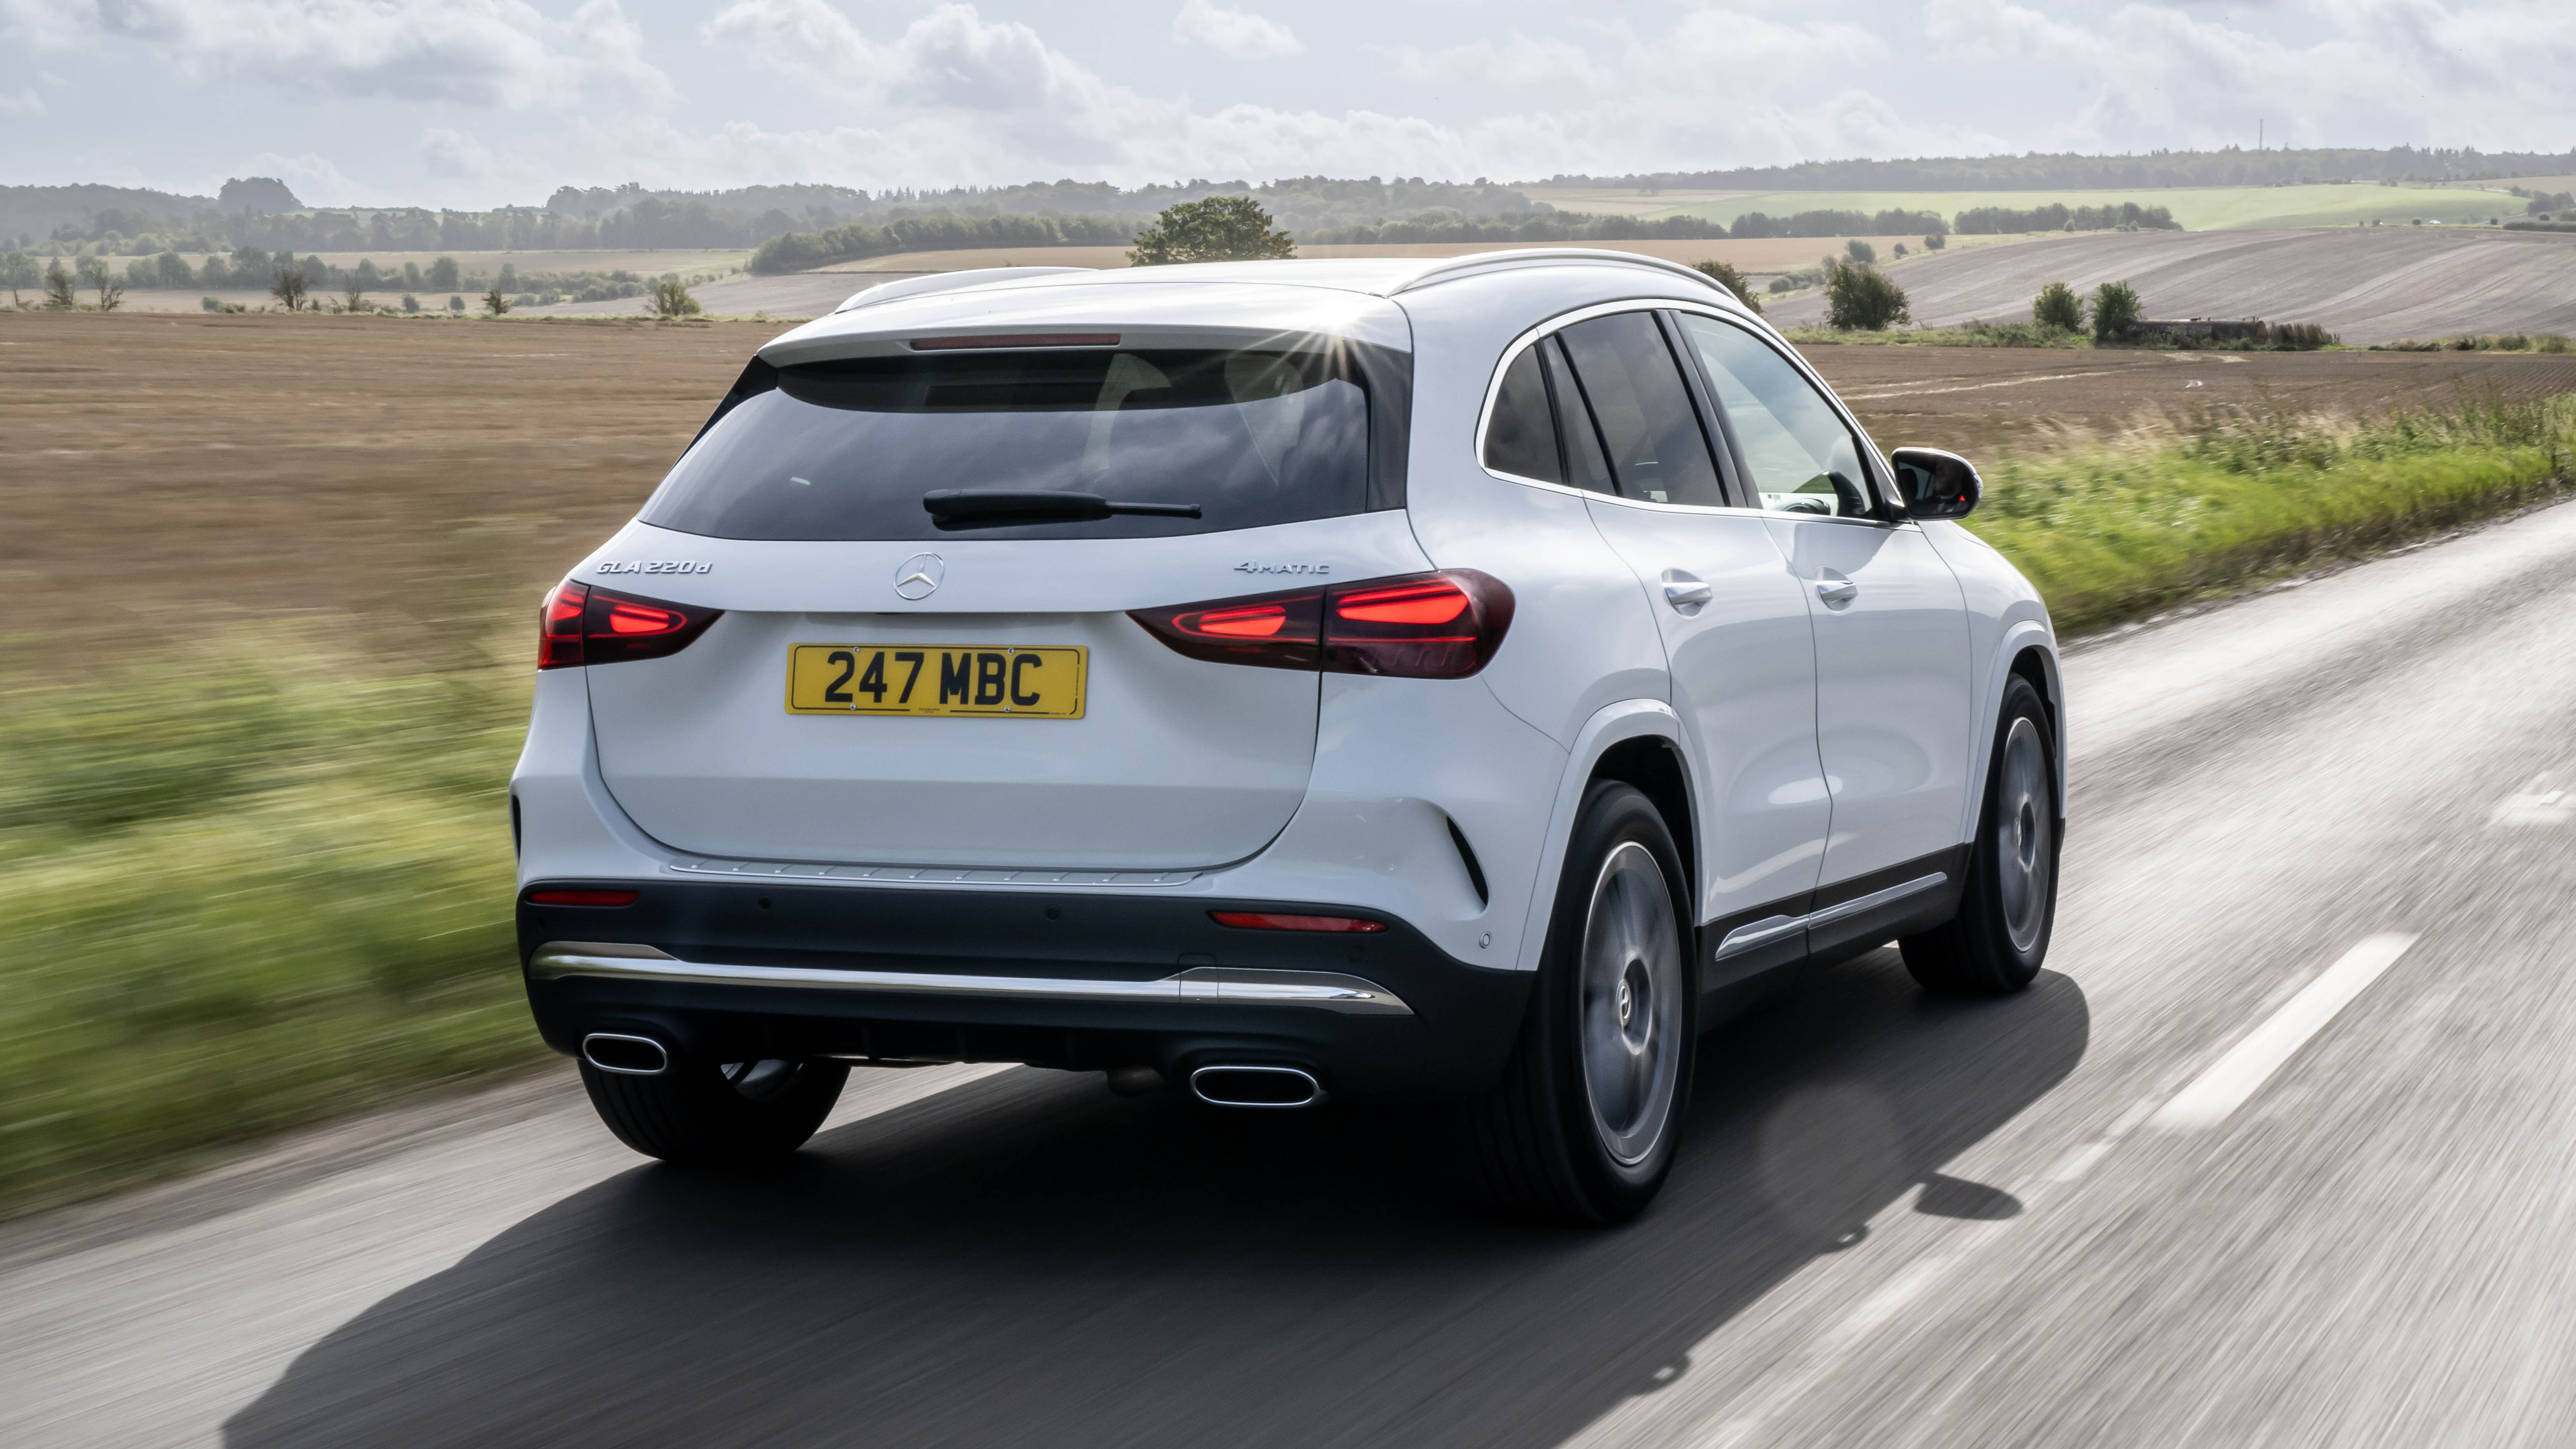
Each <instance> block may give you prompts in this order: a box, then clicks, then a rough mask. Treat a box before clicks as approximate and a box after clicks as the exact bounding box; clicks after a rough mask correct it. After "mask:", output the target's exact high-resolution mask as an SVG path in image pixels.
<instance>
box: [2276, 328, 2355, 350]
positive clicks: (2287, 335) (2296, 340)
mask: <svg viewBox="0 0 2576 1449" xmlns="http://www.w3.org/2000/svg"><path fill="white" fill-rule="evenodd" d="M2271 335H2272V345H2273V346H2275V347H2279V348H2284V349H2287V350H2290V351H2294V352H2309V351H2314V350H2315V349H2317V348H2320V347H2333V346H2336V345H2338V344H2339V343H2341V342H2342V340H2343V339H2342V338H2339V337H2337V336H2335V335H2334V334H2333V333H2331V332H2328V331H2327V330H2326V329H2324V328H2323V327H2320V326H2318V325H2317V324H2316V323H2314V322H2283V323H2280V324H2278V325H2276V326H2274V327H2273V328H2272V329H2271Z"/></svg>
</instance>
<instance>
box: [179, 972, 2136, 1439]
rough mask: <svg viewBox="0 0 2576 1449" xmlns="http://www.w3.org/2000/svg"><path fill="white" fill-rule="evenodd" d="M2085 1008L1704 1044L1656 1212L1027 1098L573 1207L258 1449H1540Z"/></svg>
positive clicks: (1979, 1205)
mask: <svg viewBox="0 0 2576 1449" xmlns="http://www.w3.org/2000/svg"><path fill="white" fill-rule="evenodd" d="M2088 1032H2089V1013H2088V1011H2087V1008H2086V1004H2085V999H2084V995H2083V993H2082V992H2081V991H2080V990H2078V989H2077V987H2076V986H2075V984H2074V983H2073V982H2072V981H2071V980H2069V979H2068V978H2066V977H2063V976H2059V975H2055V974H2050V975H2047V976H2044V977H2042V979H2041V981H2040V982H2039V984H2038V985H2036V986H2035V987H2034V988H2033V989H2032V990H2031V991H2029V992H2027V993H2025V994H2023V995H2020V996H2017V997H2013V998H2009V999H2005V1000H2000V1001H1980V1002H1949V1001H1938V1000H1932V999H1928V998H1925V997H1923V996H1921V995H1920V994H1918V993H1917V992H1916V991H1915V990H1914V988H1913V986H1912V984H1911V983H1910V982H1909V981H1908V980H1907V979H1906V978H1905V975H1904V971H1903V969H1902V967H1901V966H1899V965H1898V964H1897V963H1896V960H1895V956H1894V953H1893V952H1890V951H1883V952H1880V953H1878V954H1876V955H1874V956H1871V957H1867V958H1864V959H1863V960H1861V961H1857V962H1853V963H1850V964H1848V965H1845V966H1842V967H1838V968H1835V969H1833V970H1831V971H1827V972H1823V973H1820V974H1819V975H1818V976H1817V978H1816V979H1814V980H1813V981H1810V982H1808V983H1806V984H1805V985H1804V986H1802V987H1801V989H1800V990H1799V991H1798V992H1797V993H1796V994H1795V995H1794V996H1792V997H1791V998H1790V999H1789V1000H1787V1001H1785V1002H1784V1003H1782V1004H1780V1005H1778V1006H1776V1007H1774V1008H1772V1009H1771V1010H1769V1011H1767V1012H1765V1013H1763V1014H1762V1015H1759V1016H1757V1017H1754V1018H1751V1019H1749V1020H1746V1021H1743V1022H1740V1023H1737V1024H1735V1025H1733V1026H1730V1027H1728V1028H1726V1029H1724V1030H1722V1031H1720V1032H1717V1033H1715V1034H1713V1035H1711V1036H1710V1037H1709V1039H1708V1041H1707V1043H1706V1045H1705V1047H1704V1049H1703V1054H1702V1058H1701V1063H1702V1065H1701V1071H1700V1080H1699V1087H1698V1090H1697V1093H1696V1098H1695V1102H1694V1113H1695V1115H1694V1118H1693V1121H1692V1126H1691V1129H1690V1140H1689V1141H1688V1143H1687V1144H1686V1146H1685V1148H1684V1150H1683V1153H1682V1157H1681V1161H1680V1165H1679V1167H1678V1168H1677V1169H1676V1170H1675V1172H1674V1175H1673V1177H1672V1180H1671V1182H1670V1183H1669V1184H1668V1185H1667V1186H1666V1188H1665V1190H1664V1193H1663V1196H1662V1197H1661V1199H1659V1200H1658V1202H1657V1203H1656V1205H1655V1206H1654V1208H1653V1209H1652V1210H1651V1211H1650V1212H1649V1213H1648V1214H1647V1215H1646V1216H1645V1217H1643V1218H1642V1219H1640V1220H1639V1221H1637V1222H1636V1223H1634V1224H1632V1225H1630V1226H1628V1227H1626V1228H1624V1229H1620V1230H1616V1231H1611V1232H1602V1233H1580V1232H1566V1231H1549V1230H1540V1229H1534V1228H1527V1227H1520V1226H1514V1225H1509V1224H1503V1223H1496V1222H1492V1221H1488V1220H1485V1219H1482V1218H1480V1217H1477V1216H1475V1215H1474V1214H1473V1213H1472V1212H1470V1211H1468V1210H1466V1209H1464V1208H1462V1207H1461V1205H1460V1204H1459V1203H1458V1202H1457V1201H1456V1200H1455V1199H1454V1198H1453V1197H1452V1196H1451V1194H1450V1191H1449V1189H1448V1188H1447V1187H1446V1186H1445V1185H1444V1184H1445V1181H1446V1179H1445V1178H1444V1177H1443V1175H1442V1171H1441V1168H1442V1165H1443V1162H1444V1158H1443V1155H1442V1151H1441V1149H1440V1146H1439V1142H1440V1140H1441V1139H1440V1134H1439V1133H1438V1132H1437V1130H1436V1127H1437V1124H1436V1122H1433V1121H1431V1120H1428V1119H1426V1118H1425V1117H1424V1116H1422V1115H1421V1114H1417V1113H1411V1112H1395V1111H1385V1110H1379V1111H1362V1110H1359V1109H1351V1110H1347V1111H1342V1110H1335V1109H1327V1110H1325V1111H1322V1112H1318V1113H1312V1114H1295V1113H1277V1114H1269V1113H1232V1114H1227V1113H1219V1112H1216V1111H1214V1110H1212V1109H1203V1108H1198V1107H1196V1106H1194V1105H1193V1104H1190V1103H1188V1102H1186V1101H1180V1100H1172V1099H1167V1098H1153V1099H1147V1100H1142V1101H1138V1100H1126V1099H1120V1098H1116V1097H1112V1096H1111V1095H1109V1094H1108V1093H1107V1092H1105V1091H1103V1090H1102V1089H1101V1087H1100V1084H1099V1081H1098V1079H1097V1078H1096V1077H1088V1076H1085V1077H1069V1076H1058V1075H1056V1074H1052V1073H1040V1072H1027V1071H1022V1072H1011V1073H1005V1074H1002V1075H1000V1076H996V1077H991V1078H986V1079H983V1080H981V1081H978V1082H975V1083H972V1084H969V1085H967V1086H964V1087H960V1088H958V1089H956V1090H953V1091H950V1092H947V1093H944V1094H941V1095H939V1096H937V1097H933V1098H930V1099H927V1100H924V1101H921V1102H917V1103H914V1104H913V1105H911V1106H909V1107H905V1108H902V1109H899V1110H896V1111H892V1112H888V1113H884V1114H881V1115H878V1116H874V1117H870V1118H865V1119H862V1120H859V1121H856V1122H853V1123H851V1124H849V1125H848V1126H845V1127H842V1128H839V1129H836V1130H834V1131H832V1132H829V1133H827V1134H825V1135H823V1136H821V1137H819V1138H817V1139H816V1141H815V1143H814V1145H813V1146H812V1147H811V1148H809V1149H808V1150H807V1152H806V1153H804V1154H802V1156H801V1157H800V1158H799V1160H798V1161H797V1162H796V1163H795V1165H794V1166H792V1167H790V1168H788V1169H785V1170H782V1171H780V1172H777V1173H774V1174H768V1175H763V1176H759V1177H754V1178H750V1179H731V1180H728V1179H724V1178H719V1177H708V1176H700V1175H695V1174H690V1173H685V1172H680V1171H675V1170H672V1169H669V1168H663V1167H658V1166H643V1167H638V1168H636V1169H635V1170H634V1171H632V1172H628V1173H624V1174H622V1175H620V1176H618V1177H616V1178H613V1179H610V1180H608V1181H606V1182H603V1183H600V1184H599V1185H597V1186H595V1187H592V1188H590V1189H587V1190H585V1191H583V1192H579V1193H576V1194H574V1195H572V1196H570V1197H568V1198H565V1199H564V1200H562V1201H560V1202H557V1203H555V1204H553V1205H552V1206H550V1207H548V1208H546V1209H545V1210H544V1211H542V1212H539V1213H536V1214H534V1215H532V1216H531V1217H529V1218H528V1219H526V1220H525V1221H523V1222H521V1223H518V1224H517V1225H515V1226H513V1227H512V1228H511V1229H510V1230H509V1231H507V1232H504V1233H502V1234H501V1235H499V1236H498V1237H495V1238H493V1239H492V1240H491V1241H490V1242H487V1243H485V1244H484V1245H483V1246H482V1247H481V1248H479V1249H477V1250H476V1251H475V1252H474V1253H472V1254H471V1255H469V1256H468V1257H467V1258H466V1259H465V1260H464V1261H462V1262H460V1263H458V1264H457V1265H456V1266H455V1267H453V1268H450V1269H448V1270H447V1271H445V1272H442V1273H439V1274H437V1275H435V1276H433V1277H430V1278H428V1279H425V1280H423V1281H421V1282H419V1283H416V1284H414V1285H412V1286H411V1287H409V1288H406V1289H405V1290H403V1291H402V1292H400V1293H397V1294H394V1295H392V1296H391V1297H389V1298H387V1299H385V1300H384V1301H382V1302H380V1303H377V1304H375V1305H374V1306H372V1307H370V1308H369V1309H367V1310H366V1311H365V1312H363V1313H361V1314H360V1315H358V1316H357V1317H356V1318H355V1319H353V1320H352V1321H350V1322H349V1323H347V1324H345V1325H343V1326H342V1327H340V1328H339V1329H337V1330H336V1331H334V1332H333V1333H331V1334H330V1335H329V1336H328V1337H326V1338H325V1339H323V1340H322V1341H321V1342H320V1343H318V1344H316V1345H315V1346H314V1347H313V1348H312V1349H310V1350H309V1351H307V1352H306V1353H305V1354H304V1355H303V1356H302V1357H300V1358H298V1359H297V1360H296V1361H295V1363H294V1364H293V1365H292V1366H291V1367H290V1368H289V1369H288V1371H287V1372H286V1373H285V1375H284V1376H283V1377H281V1378H280V1379H279V1381H278V1382H277V1383H276V1384H275V1385H273V1386H272V1387H271V1388H270V1389H269V1390H268V1391H267V1392H266V1393H264V1394H263V1395H261V1396H260V1398H259V1399H258V1400H257V1401H256V1402H254V1403H252V1404H251V1405H249V1406H248V1407H247V1408H245V1409H243V1410H242V1411H241V1412H240V1413H238V1414H237V1415H235V1416H234V1417H233V1418H232V1419H231V1420H230V1422H228V1423H227V1424H226V1425H225V1437H226V1443H227V1444H228V1445H230V1446H233V1449H286V1446H305V1445H316V1446H320V1445H329V1446H334V1449H338V1446H348V1445H360V1444H392V1443H399V1444H403V1445H422V1446H426V1445H447V1444H454V1445H469V1444H470V1445H476V1446H499V1445H522V1444H524V1445H547V1446H563V1445H576V1444H616V1445H647V1444H651V1445H660V1444H669V1445H688V1446H692V1449H705V1446H717V1445H732V1444H760V1445H797V1444H827V1443H828V1444H868V1445H896V1444H900V1445H913V1444H956V1445H976V1446H985V1445H1019V1444H1027V1445H1046V1446H1050V1449H1063V1446H1082V1445H1111V1444H1115V1445H1166V1444H1168V1445H1216V1444H1223V1445H1228V1446H1256V1445H1289V1444H1296V1445H1305V1444H1325V1443H1337V1444H1338V1443H1400V1444H1405V1445H1408V1446H1419V1445H1453V1444H1454V1445H1461V1446H1467V1445H1473V1446H1496V1445H1544V1444H1555V1443H1560V1442H1562V1441H1563V1440H1564V1439H1566V1438H1567V1437H1568V1436H1570V1435H1571V1434H1573V1433H1574V1432H1576V1431H1577V1430H1579V1429H1580V1428H1582V1427H1583V1426H1584V1425H1585V1424H1586V1423H1589V1422H1591V1421H1592V1420H1593V1419H1595V1418H1597V1417H1599V1416H1600V1415H1601V1414H1603V1413H1604V1412H1606V1411H1608V1410H1610V1409H1612V1408H1614V1407H1616V1406H1618V1405H1619V1404H1620V1403H1621V1402H1622V1401H1624V1400H1626V1399H1628V1398H1630V1397H1632V1396H1636V1395H1641V1394H1652V1393H1654V1392H1656V1391H1658V1389H1659V1388H1660V1387H1661V1386H1663V1385H1665V1384H1668V1383H1670V1382H1672V1381H1673V1380H1674V1378H1675V1377H1676V1376H1677V1374H1678V1373H1680V1372H1681V1371H1682V1370H1683V1369H1685V1368H1686V1367H1687V1357H1688V1354H1689V1352H1690V1350H1691V1348H1692V1346H1693V1345H1694V1344H1696V1343H1697V1342H1698V1341H1699V1340H1701V1339H1702V1338H1704V1337H1705V1336H1706V1335H1708V1334H1709V1333H1710V1332H1711V1331H1712V1330H1714V1329H1716V1328H1717V1327H1719V1326H1720V1325H1721V1324H1723V1323H1725V1322H1726V1321H1727V1320H1728V1319H1729V1318H1731V1317H1733V1316H1734V1315H1735V1314H1737V1313H1738V1312H1740V1311H1742V1310H1743V1309H1744V1308H1746V1307H1747V1306H1748V1305H1750V1304H1752V1303H1753V1302H1755V1301H1756V1300H1757V1299H1758V1298H1760V1297H1761V1295H1762V1294H1764V1293H1765V1292H1766V1291H1768V1290H1769V1289H1771V1288H1772V1287H1773V1286H1775V1285H1777V1284H1778V1283H1779V1282H1780V1281H1781V1280H1782V1279H1783V1278H1784V1277H1786V1276H1787V1275H1788V1274H1790V1273H1791V1272H1793V1271H1795V1270H1796V1269H1797V1268H1799V1267H1800V1266H1801V1265H1802V1264H1805V1263H1807V1262H1809V1261H1811V1260H1812V1259H1814V1258H1815V1257H1816V1256H1817V1255H1819V1254H1822V1253H1829V1252H1834V1251H1838V1250H1839V1249H1841V1248H1843V1247H1847V1246H1849V1245H1850V1244H1851V1243H1853V1242H1854V1241H1856V1240H1857V1239H1858V1236H1859V1235H1860V1234H1861V1233H1862V1232H1863V1230H1864V1229H1863V1224H1864V1223H1865V1222H1866V1220H1867V1219H1869V1218H1870V1217H1871V1216H1872V1215H1873V1214H1876V1213H1878V1212H1880V1211H1881V1210H1882V1209H1884V1208H1886V1207H1888V1206H1889V1205H1890V1204H1891V1203H1894V1202H1896V1201H1897V1200H1898V1199H1899V1198H1900V1197H1901V1196H1903V1195H1904V1194H1905V1193H1907V1192H1908V1191H1909V1190H1910V1189H1912V1188H1913V1187H1914V1186H1916V1185H1918V1184H1920V1185H1922V1186H1923V1188H1924V1190H1923V1192H1922V1193H1921V1194H1920V1196H1919V1198H1918V1200H1917V1205H1918V1207H1919V1209H1920V1210H1922V1211H1928V1212H1937V1213H1944V1214H1946V1215H1950V1216H1959V1217H1975V1218H1992V1217H2003V1216H2010V1215H2011V1214H2012V1213H2014V1212H2017V1211H2018V1210H2019V1205H2018V1204H2017V1203H2015V1202H2014V1201H2013V1200H2012V1199H2011V1198H2010V1196H2009V1195H2007V1194H2005V1193H2003V1192H2001V1191H1998V1190H1997V1189H1995V1188H1993V1187H1991V1186H1987V1185H1984V1184H1978V1183H1972V1182H1966V1181H1962V1180H1960V1179H1957V1178H1953V1177H1948V1176H1944V1175H1942V1174H1940V1173H1939V1172H1937V1171H1936V1169H1938V1168H1939V1167H1940V1166H1941V1165H1943V1164H1944V1163H1947V1162H1949V1161H1950V1160H1951V1159H1952V1158H1954V1157H1956V1156H1957V1155H1958V1154H1959V1152H1960V1151H1961V1150H1962V1149H1964V1148H1966V1147H1968V1146H1969V1145H1970V1144H1972V1143H1974V1142H1976V1141H1977V1140H1978V1139H1980V1138H1982V1137H1984V1136H1986V1135H1987V1134H1988V1133H1991V1132H1993V1131H1994V1130H1995V1129H1996V1128H1997V1127H1999V1126H2000V1125H2002V1124H2003V1123H2004V1122H2006V1121H2008V1120H2009V1119H2010V1118H2012V1117H2013V1116H2014V1115H2015V1114H2016V1113H2018V1112H2020V1111H2021V1110H2022V1109H2023V1108H2024V1107H2026V1106H2028V1105H2029V1104H2030V1103H2031V1102H2033V1101H2035V1100H2036V1099H2037V1098H2039V1097H2040V1096H2041V1095H2042V1094H2044V1093H2045V1092H2047V1091H2048V1090H2049V1089H2050V1088H2051V1087H2052V1086H2054V1085H2055V1084H2056V1083H2057V1082H2058V1081H2060V1080H2061V1079H2062V1078H2064V1077H2065V1076H2066V1074H2067V1073H2068V1072H2069V1071H2071V1070H2072V1069H2073V1068H2074V1066H2075V1064H2076V1062H2077V1061H2078V1060H2080V1059H2081V1058H2082V1056H2083V1054H2084V1050H2085V1046H2086V1041H2087V1037H2088Z"/></svg>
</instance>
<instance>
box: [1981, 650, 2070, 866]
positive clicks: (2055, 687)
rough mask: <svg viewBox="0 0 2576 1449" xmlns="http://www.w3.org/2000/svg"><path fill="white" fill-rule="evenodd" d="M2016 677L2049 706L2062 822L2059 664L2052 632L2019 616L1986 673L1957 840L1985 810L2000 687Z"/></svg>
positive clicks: (2063, 737) (2063, 763) (1999, 717)
mask: <svg viewBox="0 0 2576 1449" xmlns="http://www.w3.org/2000/svg"><path fill="white" fill-rule="evenodd" d="M2015 679H2026V680H2029V681H2030V685H2031V688H2033V689H2035V690H2037V691H2039V702H2040V707H2041V708H2043V709H2045V710H2047V711H2048V730H2049V733H2050V734H2051V735H2052V736H2054V737H2055V741H2056V745H2057V758H2056V759H2055V760H2054V761H2053V762H2052V763H2053V764H2054V765H2055V766H2056V774H2057V818H2058V821H2059V823H2060V825H2061V826H2062V825H2063V824H2064V822H2065V820H2066V798H2067V793H2066V776H2067V769H2066V760H2067V744H2066V681H2065V676H2064V675H2063V674H2062V673H2061V672H2060V670H2059V668H2058V660H2057V638H2056V636H2055V635H2054V634H2053V633H2051V632H2050V630H2049V628H2048V626H2047V625H2046V624H2044V623H2041V622H2039V621H2037V620H2023V621H2021V622H2020V623H2017V624H2015V625H2013V626H2012V627H2010V628H2008V629H2006V630H2005V631H2004V632H2003V638H2002V639H2001V641H2000V642H1998V644H1997V645H1996V647H1995V653H1994V657H1993V660H1992V663H1991V667H1990V668H1989V669H1988V671H1987V674H1986V698H1985V702H1984V707H1983V709H1982V710H1981V711H1980V713H1979V715H1978V717H1979V718H1980V719H1982V720H1983V721H1984V722H1985V727H1984V728H1983V729H1981V730H1979V731H1977V733H1976V735H1975V736H1974V737H1973V738H1974V744H1975V748H1974V749H1973V750H1972V752H1971V753H1970V755H1969V763H1968V798H1967V814H1966V817H1965V818H1964V819H1963V820H1962V821H1961V822H1960V832H1961V833H1960V836H1959V838H1960V839H1961V840H1973V839H1975V838H1976V833H1977V825H1978V822H1979V821H1980V819H1981V818H1982V817H1983V816H1984V814H1985V804H1986V769H1987V767H1988V765H1989V764H1990V763H1991V762H1992V760H1993V756H1994V747H1995V729H1996V727H1997V726H1998V725H1999V724H2000V722H2001V721H2002V718H2003V709H2004V690H2005V688H2006V687H2007V686H2009V685H2010V684H2011V682H2012V681H2013V680H2015Z"/></svg>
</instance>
